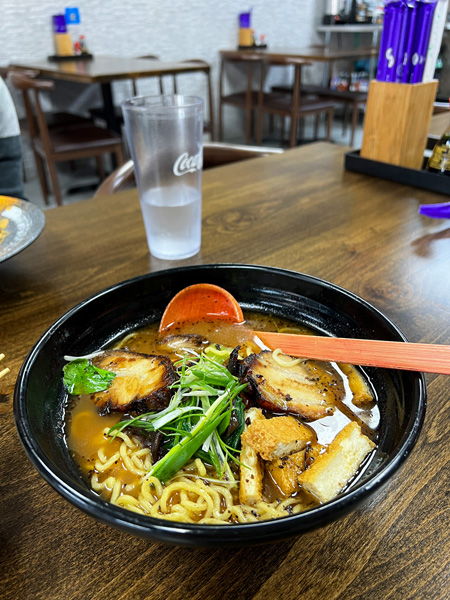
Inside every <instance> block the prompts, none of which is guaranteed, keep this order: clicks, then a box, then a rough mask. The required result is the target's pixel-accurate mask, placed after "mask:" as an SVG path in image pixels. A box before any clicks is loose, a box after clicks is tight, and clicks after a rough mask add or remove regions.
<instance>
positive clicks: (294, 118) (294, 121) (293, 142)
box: [289, 112, 298, 148]
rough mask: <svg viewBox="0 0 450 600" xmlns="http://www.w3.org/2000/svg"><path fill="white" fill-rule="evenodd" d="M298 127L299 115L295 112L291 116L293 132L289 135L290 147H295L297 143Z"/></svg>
mask: <svg viewBox="0 0 450 600" xmlns="http://www.w3.org/2000/svg"><path fill="white" fill-rule="evenodd" d="M297 127H298V117H297V115H296V114H295V112H294V114H293V115H292V117H291V133H290V136H289V138H290V139H289V147H290V148H293V147H294V146H296V145H297Z"/></svg>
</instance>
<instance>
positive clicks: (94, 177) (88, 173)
mask: <svg viewBox="0 0 450 600" xmlns="http://www.w3.org/2000/svg"><path fill="white" fill-rule="evenodd" d="M311 133H312V126H309V127H308V125H307V126H306V128H305V137H306V139H310V138H311V137H312V136H311ZM349 139H350V131H347V133H346V134H345V135H344V134H343V133H342V124H341V123H340V122H339V120H338V119H335V122H334V125H333V132H332V140H333V142H334V143H336V144H339V145H343V146H348V145H349ZM361 140H362V127H361V126H360V127H358V130H357V132H356V134H355V141H354V147H355V148H360V147H361ZM225 141H229V142H234V143H244V142H243V140H239V139H233V140H225ZM264 144H265V145H267V146H278V145H280V143H279V139H277V138H275V137H273V138H271V137H269V138H266V139H264ZM25 153H26V161H25V166H26V169H25V170H26V182H25V194H26V196H27V198H28V199H29V200H30V201H31V202H34V203H35V204H37V205H38V206H39V207H40V208H42V209H47V208H53V207H55V206H56V201H55V199H54V197H53V196H52V195H51V196H50V202H49V204H48V205H46V204H45V202H44V199H43V197H42V192H41V188H40V185H39V181H38V179H37V175H36V170H35V167H34V162H33V158H32V156H31V155H30V153H29V151H27V150H26V149H25ZM58 173H59V181H60V185H61V190H62V193H63V196H64V200H63V203H64V204H70V203H72V202H79V201H81V200H85V199H87V198H91V197H92V196H93V195H94V192H95V190H96V188H97V187H98V185H99V184H100V179H99V177H98V174H97V172H96V168H95V161H94V159H84V160H79V161H76V162H75V165H74V168H71V166H70V164H69V163H59V164H58Z"/></svg>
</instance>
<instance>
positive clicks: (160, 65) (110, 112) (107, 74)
mask: <svg viewBox="0 0 450 600" xmlns="http://www.w3.org/2000/svg"><path fill="white" fill-rule="evenodd" d="M10 66H11V67H12V68H20V69H31V70H36V71H39V72H40V76H41V77H50V78H52V79H58V80H62V81H72V82H75V83H84V84H92V83H99V84H100V85H101V90H102V97H103V104H104V110H105V116H106V122H107V124H108V127H109V128H110V129H112V130H114V131H119V132H120V127H119V125H118V123H117V119H116V116H115V112H114V99H113V94H112V87H111V83H112V82H113V81H118V80H124V79H137V78H140V77H158V76H160V75H177V74H180V73H195V72H201V71H203V70H204V66H202V65H200V64H199V63H196V62H182V61H172V62H168V61H162V60H153V59H145V58H126V57H123V56H95V57H94V58H93V59H92V60H69V61H65V60H64V61H51V60H48V59H43V60H37V61H23V62H22V61H18V62H14V63H12V64H11V65H10ZM210 109H211V106H210ZM210 114H212V113H210Z"/></svg>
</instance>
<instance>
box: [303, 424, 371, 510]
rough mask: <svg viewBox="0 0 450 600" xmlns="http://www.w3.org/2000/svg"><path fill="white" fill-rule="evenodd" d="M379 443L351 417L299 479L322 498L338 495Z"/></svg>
mask: <svg viewBox="0 0 450 600" xmlns="http://www.w3.org/2000/svg"><path fill="white" fill-rule="evenodd" d="M374 448H375V444H374V443H373V442H372V440H370V439H369V438H368V437H367V436H366V435H364V434H363V433H362V431H361V427H360V426H359V425H358V423H356V422H355V421H351V422H350V423H349V424H348V425H346V426H345V427H344V429H343V430H342V431H340V432H339V433H338V434H337V436H336V437H335V439H334V440H333V441H332V442H331V444H330V445H329V446H328V448H327V450H326V451H325V452H324V453H323V454H320V455H319V456H317V457H316V459H315V460H314V462H313V463H312V465H311V466H310V467H309V468H308V469H306V470H305V471H303V473H301V474H300V476H299V478H298V482H299V483H300V485H301V486H302V488H303V489H304V490H306V491H307V492H308V493H310V494H312V495H313V496H314V497H315V498H317V500H319V501H320V502H322V503H323V502H328V501H329V500H332V499H333V498H335V497H336V496H337V495H338V494H339V493H340V492H341V491H342V489H343V488H344V487H345V486H346V485H347V483H348V482H349V481H350V479H351V478H352V477H353V476H354V475H355V474H356V472H357V471H358V469H359V467H360V465H361V463H362V461H363V460H364V458H365V457H366V456H367V455H368V454H369V453H370V452H371V451H372V450H373V449H374Z"/></svg>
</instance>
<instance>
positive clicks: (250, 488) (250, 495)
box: [239, 408, 266, 506]
mask: <svg viewBox="0 0 450 600" xmlns="http://www.w3.org/2000/svg"><path fill="white" fill-rule="evenodd" d="M259 420H263V421H265V420H266V418H265V416H264V415H263V414H262V410H261V409H260V408H250V409H249V410H248V411H247V412H246V414H245V422H246V429H248V427H249V426H250V425H251V424H252V423H255V422H256V421H259ZM244 433H245V431H244ZM242 437H243V436H241V455H240V457H239V460H240V462H241V463H242V464H241V467H240V485H239V501H240V503H241V504H247V505H249V506H254V505H255V504H257V503H258V502H261V501H262V500H263V478H264V464H263V462H262V460H261V458H260V457H259V456H258V454H257V453H256V452H255V451H254V450H253V448H251V446H249V445H248V444H247V443H246V442H245V440H243V439H242Z"/></svg>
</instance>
